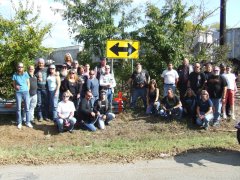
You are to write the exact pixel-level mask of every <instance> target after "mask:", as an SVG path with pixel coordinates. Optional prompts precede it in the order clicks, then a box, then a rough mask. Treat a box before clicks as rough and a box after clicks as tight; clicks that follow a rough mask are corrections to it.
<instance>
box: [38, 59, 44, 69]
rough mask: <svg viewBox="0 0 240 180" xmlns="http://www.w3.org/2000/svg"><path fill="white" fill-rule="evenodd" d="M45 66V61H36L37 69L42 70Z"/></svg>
mask: <svg viewBox="0 0 240 180" xmlns="http://www.w3.org/2000/svg"><path fill="white" fill-rule="evenodd" d="M44 66H45V60H44V59H43V58H39V59H38V68H39V69H43V68H44Z"/></svg>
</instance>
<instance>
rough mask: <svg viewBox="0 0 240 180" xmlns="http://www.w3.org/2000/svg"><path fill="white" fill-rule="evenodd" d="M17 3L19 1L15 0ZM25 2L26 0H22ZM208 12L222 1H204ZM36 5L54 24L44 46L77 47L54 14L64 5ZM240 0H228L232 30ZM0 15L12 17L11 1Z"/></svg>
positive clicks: (39, 0)
mask: <svg viewBox="0 0 240 180" xmlns="http://www.w3.org/2000/svg"><path fill="white" fill-rule="evenodd" d="M13 1H14V2H17V1H18V0H13ZM22 1H24V0H22ZM146 1H147V0H134V3H135V4H136V5H138V4H140V3H141V4H144V2H146ZM204 1H205V5H206V8H207V10H213V9H216V8H217V7H219V6H220V0H204ZM151 2H152V3H154V4H155V5H157V6H161V5H162V4H161V3H162V2H163V0H152V1H151ZM184 2H187V3H189V4H196V3H198V2H199V0H184ZM34 5H35V6H38V7H40V8H41V20H42V22H43V23H52V24H53V28H52V33H51V36H47V37H46V39H45V40H44V42H43V44H44V45H45V46H47V47H54V48H56V47H65V46H71V45H76V43H75V42H74V41H73V39H71V38H70V34H69V32H68V25H67V23H66V21H63V20H62V17H61V15H60V14H54V12H53V11H52V9H63V8H64V7H63V5H62V4H61V3H59V2H54V0H34ZM239 7H240V0H227V25H228V26H229V27H231V28H234V27H240V15H239ZM0 15H2V16H3V17H8V18H9V17H12V16H13V11H12V9H11V3H10V0H0ZM219 16H220V15H219V10H218V11H216V13H215V14H214V15H213V16H212V17H211V18H209V19H208V20H207V21H206V22H205V25H210V24H212V23H214V22H219Z"/></svg>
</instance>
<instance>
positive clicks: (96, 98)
mask: <svg viewBox="0 0 240 180" xmlns="http://www.w3.org/2000/svg"><path fill="white" fill-rule="evenodd" d="M98 99H99V96H93V97H92V98H91V99H90V102H91V105H92V107H93V105H94V102H95V101H96V100H98Z"/></svg>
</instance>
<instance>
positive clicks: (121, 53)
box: [107, 40, 139, 59]
mask: <svg viewBox="0 0 240 180" xmlns="http://www.w3.org/2000/svg"><path fill="white" fill-rule="evenodd" d="M138 51H139V41H132V40H108V41H107V58H114V59H138Z"/></svg>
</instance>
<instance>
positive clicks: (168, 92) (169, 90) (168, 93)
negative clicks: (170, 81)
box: [167, 88, 174, 98]
mask: <svg viewBox="0 0 240 180" xmlns="http://www.w3.org/2000/svg"><path fill="white" fill-rule="evenodd" d="M167 96H168V97H169V98H173V97H174V93H173V90H172V88H169V89H168V90H167Z"/></svg>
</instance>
